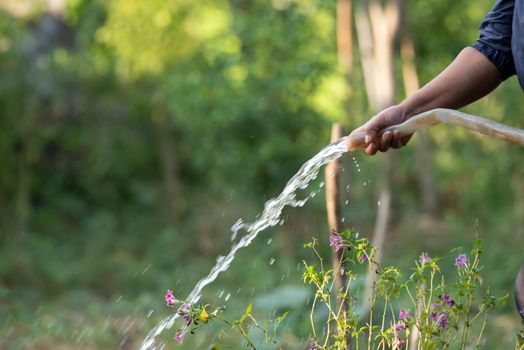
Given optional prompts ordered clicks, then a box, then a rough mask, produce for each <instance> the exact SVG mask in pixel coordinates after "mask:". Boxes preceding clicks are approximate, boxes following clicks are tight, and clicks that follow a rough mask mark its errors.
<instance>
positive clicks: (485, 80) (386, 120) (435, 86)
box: [353, 0, 515, 155]
mask: <svg viewBox="0 0 524 350" xmlns="http://www.w3.org/2000/svg"><path fill="white" fill-rule="evenodd" d="M513 11H514V0H498V1H497V2H496V4H495V6H494V7H493V9H492V10H491V11H490V12H489V13H488V14H487V15H486V17H485V18H484V20H483V21H482V23H481V26H480V30H479V31H480V37H479V39H478V40H477V42H475V43H474V44H473V45H472V46H473V47H467V48H465V49H464V50H462V52H461V53H460V54H459V55H458V56H457V58H456V59H455V60H454V61H453V62H452V63H451V64H450V65H449V66H448V67H447V68H446V69H445V70H444V71H443V72H442V73H440V74H439V75H438V76H437V77H436V78H434V79H433V80H432V81H431V82H429V83H428V84H427V85H426V86H424V87H423V88H422V89H420V90H419V91H417V92H416V93H415V94H413V95H412V96H411V97H409V98H408V99H406V100H405V101H403V102H402V103H400V104H399V105H396V106H392V107H390V108H388V109H386V110H384V111H382V112H380V113H378V114H377V115H376V116H374V117H373V118H371V119H370V120H369V121H368V122H367V123H366V124H365V125H363V126H362V127H360V128H358V129H356V130H355V131H354V132H353V133H357V132H358V133H362V132H365V134H366V142H365V143H366V145H365V152H366V153H367V154H369V155H372V154H375V153H376V152H377V151H382V152H384V151H386V150H387V149H389V148H390V147H391V148H400V147H402V146H404V145H405V144H406V143H407V142H408V141H409V139H410V137H411V135H408V136H401V135H399V134H398V133H397V134H395V133H391V132H385V133H383V134H381V130H383V129H384V128H386V127H388V126H391V125H396V124H399V123H402V122H404V121H405V120H407V119H409V118H410V117H412V116H414V115H416V114H419V113H422V112H425V111H428V110H431V109H434V108H453V109H457V108H461V107H463V106H465V105H467V104H469V103H472V102H474V101H476V100H478V99H480V98H481V97H483V96H485V95H486V94H488V93H489V92H491V91H492V90H494V89H495V88H496V87H497V86H498V85H499V84H500V83H501V82H502V81H503V80H505V79H506V78H508V77H509V76H511V75H513V74H515V65H514V62H513V56H512V52H511V39H512V20H513Z"/></svg>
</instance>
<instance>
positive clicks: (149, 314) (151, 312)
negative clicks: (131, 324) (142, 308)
mask: <svg viewBox="0 0 524 350" xmlns="http://www.w3.org/2000/svg"><path fill="white" fill-rule="evenodd" d="M153 312H155V310H153V309H151V310H149V312H148V313H147V315H146V318H149V317H151V315H152V314H153Z"/></svg>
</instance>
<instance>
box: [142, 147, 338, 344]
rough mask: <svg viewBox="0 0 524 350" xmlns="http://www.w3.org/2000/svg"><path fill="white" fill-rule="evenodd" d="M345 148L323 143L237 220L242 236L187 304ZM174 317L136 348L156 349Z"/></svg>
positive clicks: (295, 201)
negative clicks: (249, 216)
mask: <svg viewBox="0 0 524 350" xmlns="http://www.w3.org/2000/svg"><path fill="white" fill-rule="evenodd" d="M347 151H348V148H347V144H346V141H345V140H343V139H341V140H339V141H336V142H334V143H332V144H330V145H328V146H326V147H325V148H323V149H322V150H321V151H320V152H319V153H318V154H316V155H315V156H314V157H313V158H311V159H310V160H308V161H307V162H306V163H304V165H302V167H301V168H300V169H299V170H298V172H297V173H296V174H295V175H294V176H293V177H292V178H291V179H290V180H289V181H288V183H287V184H286V187H284V189H283V190H282V192H281V193H280V195H278V197H276V198H272V199H270V200H268V201H267V202H266V203H265V205H264V210H263V211H262V213H261V214H260V216H258V218H257V219H256V220H255V221H254V222H252V223H244V222H243V221H242V220H238V221H237V222H236V223H235V224H234V225H233V227H232V228H231V230H232V231H233V235H232V236H233V238H232V239H233V240H234V239H235V238H236V236H237V235H238V233H239V232H240V231H245V234H244V236H242V238H240V240H239V241H238V242H237V243H236V244H234V245H233V247H232V248H231V251H230V252H229V253H228V254H227V255H226V256H219V257H218V259H217V262H216V264H215V266H214V267H213V268H212V269H211V271H210V272H209V274H208V275H207V276H205V277H204V278H202V279H201V280H200V281H198V283H197V284H196V285H195V287H194V288H193V291H191V293H190V294H189V296H188V297H187V299H186V301H187V302H189V303H191V304H193V303H196V302H197V301H198V300H199V299H200V297H201V295H202V289H203V288H204V287H205V286H207V285H208V284H210V283H212V282H213V281H214V280H215V279H216V278H217V277H218V275H219V274H220V273H221V272H224V271H226V270H227V269H228V268H229V266H230V265H231V262H232V261H233V259H234V258H235V254H236V253H237V252H238V251H239V250H240V249H242V248H244V247H247V246H248V245H250V244H251V242H252V241H253V240H254V239H255V238H256V236H257V235H258V234H259V233H260V232H261V231H263V230H265V229H266V228H268V227H272V226H275V225H277V224H279V223H280V221H281V219H280V217H281V215H282V211H283V209H284V207H286V206H290V207H301V206H303V205H304V204H305V203H306V202H307V200H308V198H310V197H311V196H308V197H306V198H305V199H301V200H299V199H297V198H296V197H297V192H298V190H303V189H305V188H307V187H308V185H309V183H310V182H311V181H312V180H314V179H315V178H316V177H317V175H318V172H319V170H320V168H321V167H322V166H324V165H325V164H327V163H329V162H331V161H333V160H335V159H337V158H339V157H340V156H341V155H342V154H344V153H346V152H347ZM177 318H178V313H177V312H176V311H175V312H174V313H173V314H172V315H171V316H168V317H166V318H165V319H164V320H162V321H161V322H160V323H159V324H158V325H156V327H155V328H153V329H152V330H151V331H150V332H149V334H148V335H147V336H146V338H145V339H144V341H143V342H142V345H141V346H140V349H141V350H147V349H157V347H156V345H157V344H156V338H157V337H158V336H159V335H160V334H161V333H162V332H163V331H164V330H165V329H169V328H171V327H172V326H173V324H174V323H175V321H176V319H177ZM158 346H159V347H162V344H158Z"/></svg>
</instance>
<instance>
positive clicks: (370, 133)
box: [364, 128, 377, 143]
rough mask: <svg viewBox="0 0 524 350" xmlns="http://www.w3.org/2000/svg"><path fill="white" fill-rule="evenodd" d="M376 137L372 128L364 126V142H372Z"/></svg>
mask: <svg viewBox="0 0 524 350" xmlns="http://www.w3.org/2000/svg"><path fill="white" fill-rule="evenodd" d="M376 137H377V132H376V131H375V130H373V129H367V128H366V137H365V138H364V142H365V143H371V142H373V141H374V140H375V139H376Z"/></svg>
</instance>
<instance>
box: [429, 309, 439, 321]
mask: <svg viewBox="0 0 524 350" xmlns="http://www.w3.org/2000/svg"><path fill="white" fill-rule="evenodd" d="M437 315H438V314H437V312H436V311H431V312H430V313H429V317H431V318H432V319H436V318H437Z"/></svg>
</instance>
